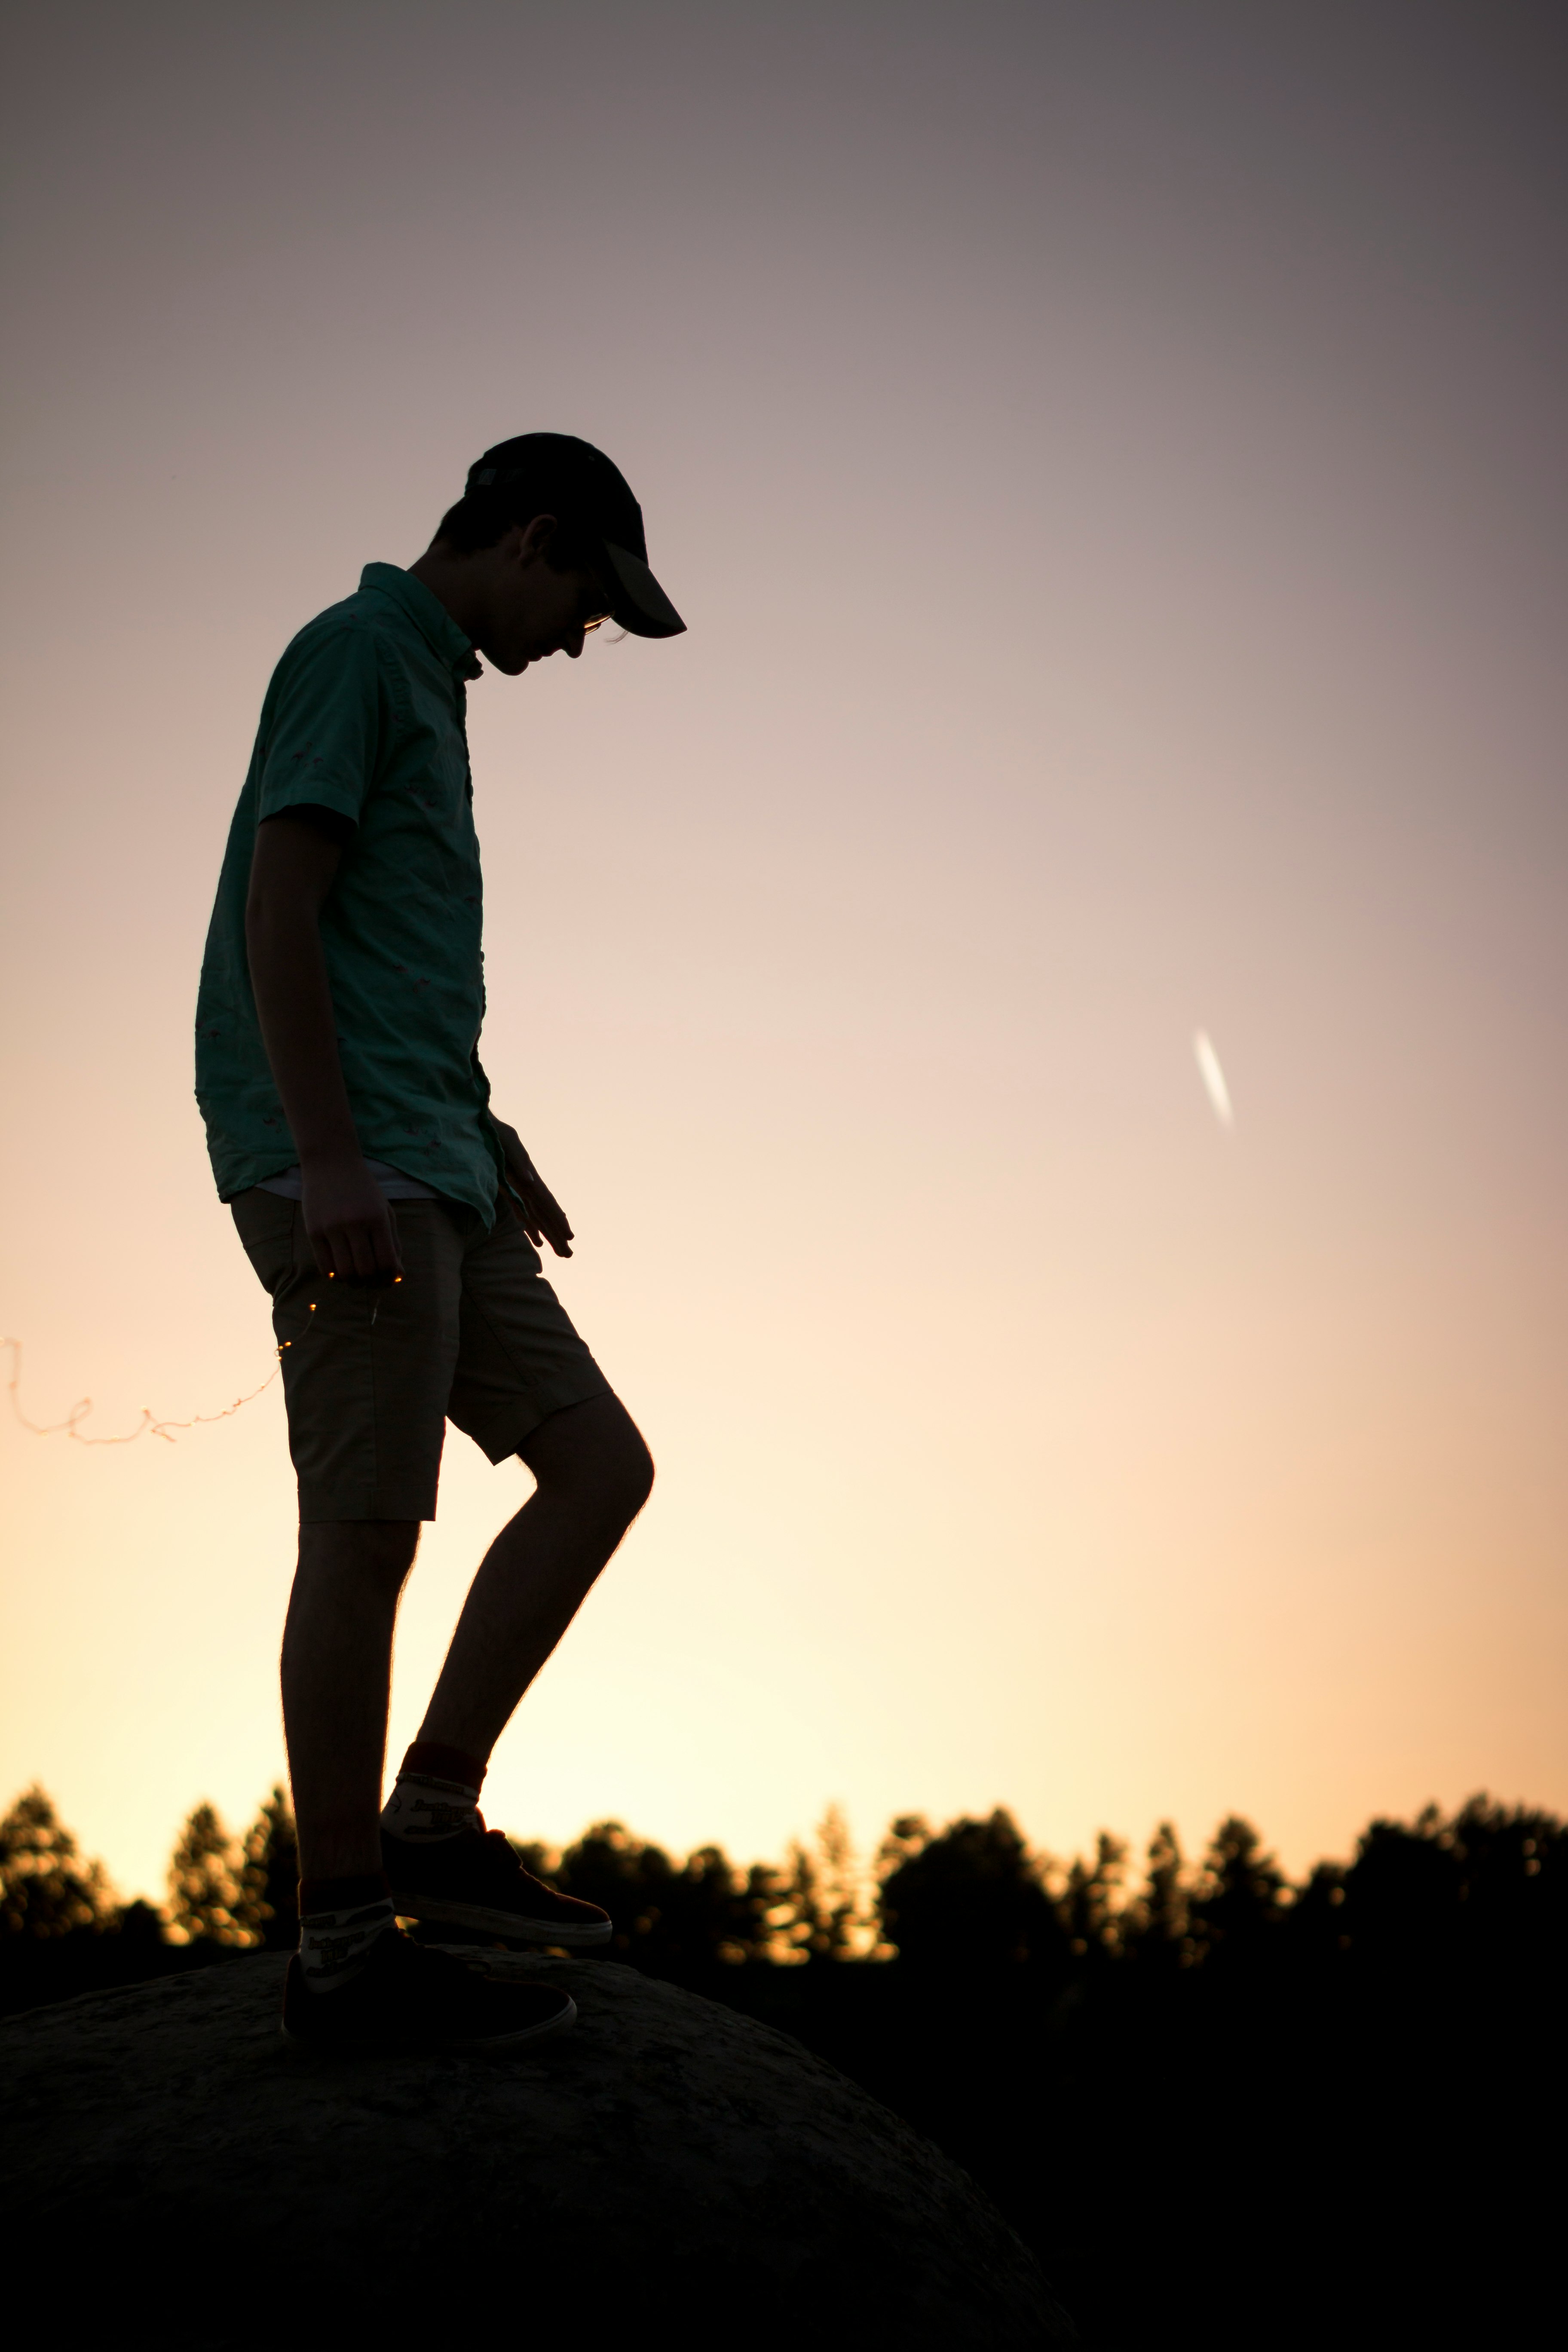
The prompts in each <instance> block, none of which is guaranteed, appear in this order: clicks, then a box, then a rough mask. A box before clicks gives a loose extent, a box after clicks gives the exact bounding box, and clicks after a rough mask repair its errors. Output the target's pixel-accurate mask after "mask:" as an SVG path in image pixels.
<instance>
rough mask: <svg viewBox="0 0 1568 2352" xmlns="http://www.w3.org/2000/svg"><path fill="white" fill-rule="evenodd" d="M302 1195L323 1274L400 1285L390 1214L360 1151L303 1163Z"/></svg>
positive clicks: (308, 1231)
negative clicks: (397, 1283) (398, 1283)
mask: <svg viewBox="0 0 1568 2352" xmlns="http://www.w3.org/2000/svg"><path fill="white" fill-rule="evenodd" d="M300 1195H301V1198H300V1208H301V1210H302V1212H303V1213H304V1219H305V1232H306V1234H307V1235H308V1236H309V1239H310V1247H311V1248H312V1249H313V1250H314V1252H315V1254H316V1264H317V1265H319V1266H320V1267H321V1272H322V1273H323V1274H330V1275H335V1276H336V1277H337V1279H338V1280H339V1281H340V1282H347V1283H355V1284H361V1283H363V1284H366V1285H371V1286H377V1287H384V1286H385V1285H386V1284H388V1283H392V1282H401V1281H402V1279H403V1260H402V1258H401V1257H400V1256H399V1255H398V1250H397V1234H396V1232H395V1228H394V1225H393V1223H392V1211H391V1209H390V1207H389V1206H388V1204H387V1199H386V1195H385V1193H384V1192H383V1191H382V1189H381V1186H380V1185H379V1184H378V1183H377V1182H376V1181H375V1178H374V1176H373V1175H372V1174H371V1172H370V1170H369V1169H368V1168H367V1167H366V1166H365V1164H364V1159H363V1154H362V1153H361V1152H359V1151H352V1152H351V1151H341V1152H335V1153H326V1152H323V1153H321V1154H318V1155H317V1156H316V1157H315V1158H314V1159H310V1160H300Z"/></svg>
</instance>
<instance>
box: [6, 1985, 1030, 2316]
mask: <svg viewBox="0 0 1568 2352" xmlns="http://www.w3.org/2000/svg"><path fill="white" fill-rule="evenodd" d="M511 1965H513V1966H514V1967H517V1968H519V1969H536V1970H537V1971H538V1972H539V1973H540V1974H542V1976H544V1977H545V1978H546V1979H547V1980H548V1981H550V1982H552V1983H555V1984H563V1985H565V1986H566V1987H567V1988H568V1989H569V1990H570V1991H571V1992H572V1994H573V1997H574V2000H576V2002H577V2006H578V2011H579V2014H578V2020H577V2023H576V2024H575V2026H574V2027H573V2028H572V2029H571V2030H569V2031H568V2032H563V2033H561V2034H557V2035H553V2036H552V2037H551V2038H550V2039H549V2040H547V2041H545V2042H539V2043H536V2044H527V2045H525V2046H524V2049H523V2050H522V2052H521V2053H519V2054H518V2055H516V2056H511V2057H508V2056H505V2055H503V2054H501V2053H496V2054H495V2055H493V2056H490V2057H479V2056H476V2055H474V2054H472V2053H464V2054H452V2055H450V2056H442V2057H425V2058H398V2059H374V2060H373V2059H353V2060H342V2059H337V2060H328V2059H324V2058H321V2057H320V2056H318V2055H316V2054H314V2053H302V2052H300V2051H297V2050H295V2049H293V2048H291V2047H290V2046H289V2044H288V2043H286V2042H283V2040H282V2039H281V2037H280V2036H279V2032H278V2012H279V2000H280V1993H281V1984H282V1969H283V1963H282V1962H281V1960H279V1959H278V1958H273V1957H270V1956H268V1957H266V1958H255V1959H246V1960H235V1961H232V1962H228V1963H226V1964H224V1965H223V1966H220V1967H216V1968H212V1969H203V1970H201V1971H199V1972H197V1973H195V1974H193V1975H189V1976H179V1977H173V1978H168V1979H164V1980H163V1981H162V1982H160V1983H156V1984H149V1985H136V1986H132V1987H130V1988H128V1989H127V1990H123V1991H119V1992H110V1993H100V1994H89V1995H88V1996H86V1997H84V1998H83V1999H81V2000H74V2001H68V2002H64V2003H62V2004H61V2005H60V2006H59V2007H58V2008H54V2009H45V2010H35V2011H32V2012H31V2013H30V2014H29V2015H26V2016H25V2017H20V2018H16V2019H12V2020H11V2021H8V2022H7V2023H6V2024H5V2026H4V2027H3V2028H0V2194H3V2196H4V2207H3V2210H4V2211H5V2219H6V2224H7V2232H8V2236H9V2239H10V2242H11V2245H12V2248H13V2251H14V2255H15V2256H18V2257H19V2256H21V2255H22V2254H23V2252H24V2251H25V2252H26V2254H27V2255H28V2256H29V2257H30V2258H31V2259H30V2262H29V2268H30V2269H32V2270H33V2272H34V2274H35V2275H37V2276H39V2277H50V2278H53V2277H57V2276H58V2277H62V2278H63V2279H64V2280H66V2281H68V2282H75V2283H76V2290H77V2291H76V2293H75V2294H73V2295H72V2301H73V2302H74V2303H75V2304H76V2305H77V2308H78V2310H79V2312H80V2313H81V2314H82V2315H83V2317H84V2318H85V2317H86V2316H87V2315H88V2311H89V2308H90V2306H92V2305H93V2304H94V2303H95V2301H100V2302H101V2313H102V2315H103V2318H104V2319H105V2321H108V2320H109V2315H110V2313H112V2314H113V2315H114V2317H113V2319H112V2321H111V2322H110V2325H111V2328H112V2332H113V2334H114V2335H115V2336H116V2337H117V2339H118V2340H119V2341H121V2342H126V2341H138V2340H142V2339H141V2338H140V2336H138V2334H137V2333H136V2330H135V2326H134V2325H132V2324H130V2323H132V2322H133V2318H134V2316H135V2315H144V2316H145V2319H146V2321H147V2323H148V2324H149V2325H152V2324H153V2322H156V2328H155V2332H156V2334H157V2335H158V2336H159V2337H160V2339H161V2340H163V2339H166V2338H168V2337H170V2336H173V2337H175V2338H178V2339H180V2340H183V2341H184V2342H187V2343H194V2344H197V2345H202V2346H206V2345H212V2346H218V2347H222V2346H226V2345H247V2344H257V2343H263V2342H272V2341H278V2340H281V2339H283V2338H285V2337H286V2338H288V2339H289V2340H290V2341H292V2342H295V2343H300V2342H303V2343H305V2344H311V2343H324V2342H326V2341H327V2340H328V2339H329V2336H331V2335H332V2334H333V2333H334V2332H335V2331H336V2330H338V2329H341V2328H342V2327H343V2326H354V2327H355V2328H356V2330H357V2329H360V2328H363V2326H365V2325H366V2324H367V2323H382V2324H384V2323H385V2322H387V2321H389V2320H390V2321H391V2322H393V2323H394V2324H395V2326H397V2328H398V2330H399V2332H400V2333H403V2332H405V2330H406V2329H407V2328H408V2327H410V2326H425V2327H426V2328H430V2329H433V2330H434V2331H435V2335H436V2342H437V2344H438V2345H446V2344H458V2343H461V2344H464V2345H467V2344H469V2343H473V2344H479V2343H487V2344H488V2343H494V2344H497V2345H500V2344H510V2343H512V2342H514V2341H515V2342H526V2341H527V2340H528V2339H529V2338H530V2337H531V2336H533V2335H534V2333H535V2331H536V2330H537V2331H539V2340H540V2341H541V2342H543V2343H549V2344H551V2345H553V2344H554V2343H556V2342H564V2341H568V2340H570V2341H572V2342H574V2343H575V2342H576V2341H578V2340H579V2339H581V2340H582V2342H583V2343H584V2344H585V2345H596V2344H597V2343H598V2342H599V2341H600V2340H601V2338H602V2336H604V2335H605V2333H606V2332H608V2331H613V2332H614V2334H615V2335H616V2336H622V2335H625V2334H627V2333H630V2334H631V2337H632V2340H633V2341H636V2340H637V2338H645V2339H647V2340H650V2341H658V2342H659V2343H664V2342H666V2341H673V2342H676V2343H682V2342H687V2341H689V2342H690V2343H691V2344H692V2345H697V2344H704V2345H706V2344H715V2345H729V2344H734V2343H740V2344H748V2343H749V2344H752V2345H757V2344H769V2343H773V2342H774V2341H778V2342H784V2341H786V2340H789V2341H793V2342H795V2343H797V2344H801V2345H811V2346H836V2345H838V2344H840V2343H842V2344H845V2345H848V2344H849V2343H851V2342H857V2343H858V2342H863V2341H866V2340H867V2339H868V2338H871V2339H872V2340H874V2341H876V2342H878V2343H880V2344H889V2345H897V2346H900V2347H901V2346H924V2345H928V2344H929V2345H931V2346H936V2345H941V2346H942V2347H943V2352H952V2348H953V2347H974V2352H982V2347H984V2352H1011V2347H1023V2346H1038V2345H1050V2344H1062V2343H1070V2342H1072V2341H1074V2340H1075V2339H1074V2336H1073V2331H1072V2328H1071V2326H1070V2323H1069V2322H1068V2320H1067V2319H1066V2318H1065V2316H1064V2315H1063V2314H1062V2313H1061V2312H1060V2310H1059V2308H1058V2305H1056V2304H1055V2302H1054V2301H1053V2299H1052V2297H1051V2295H1050V2294H1049V2293H1048V2291H1047V2288H1046V2287H1045V2285H1044V2284H1043V2282H1042V2281H1041V2278H1040V2275H1039V2273H1038V2271H1037V2268H1036V2266H1035V2264H1034V2262H1033V2260H1032V2258H1031V2257H1030V2255H1029V2254H1028V2252H1026V2249H1025V2247H1024V2246H1023V2245H1022V2244H1021V2242H1019V2240H1018V2239H1017V2238H1016V2236H1015V2235H1014V2234H1013V2232H1012V2231H1011V2230H1009V2228H1008V2227H1007V2225H1006V2223H1005V2221H1002V2219H1001V2218H1000V2216H999V2215H998V2214H996V2213H995V2212H994V2210H992V2208H991V2207H990V2206H989V2205H988V2204H987V2203H986V2202H985V2200H984V2198H983V2197H982V2196H981V2195H980V2194H979V2192H978V2191H977V2190H976V2189H975V2188H974V2187H973V2183H972V2182H970V2181H969V2180H968V2179H966V2178H965V2176H964V2175H963V2173H962V2172H960V2171H959V2169H958V2168H957V2167H956V2166H955V2165H953V2164H951V2163H950V2162H949V2161H948V2159H947V2158H945V2157H944V2156H942V2154H941V2153H940V2152H939V2151H938V2150H937V2149H936V2148H934V2147H931V2145H930V2144H929V2143H928V2142H927V2141H925V2140H922V2139H921V2137H919V2136H918V2135H917V2134H916V2133H915V2132H913V2131H911V2130H910V2128H909V2127H908V2126H907V2125H905V2124H903V2123H902V2122H900V2120H899V2118H898V2117H897V2116H892V2115H890V2114H889V2112H888V2111H887V2110H886V2109H885V2108H883V2107H880V2106H879V2105H877V2103H876V2102H875V2101H874V2100H872V2099H870V2098H868V2096H867V2095H866V2094H865V2093H864V2092H863V2091H861V2090H859V2089H858V2088H857V2086H856V2085H855V2084H852V2083H850V2082H848V2081H847V2080H846V2079H845V2077H844V2076H843V2075H841V2074H836V2073H835V2072H834V2070H833V2069H832V2068H831V2067H829V2066H826V2065H825V2064H823V2063H822V2062H821V2061H820V2060H818V2059H816V2058H814V2057H813V2056H812V2055H811V2054H810V2053H809V2052H807V2051H805V2050H804V2049H803V2048H802V2047H801V2046H800V2045H799V2044H798V2043H797V2042H792V2041H790V2040H789V2039H788V2038H787V2037H786V2036H785V2035H784V2034H781V2033H775V2032H771V2031H770V2030H769V2029H768V2028H766V2027H764V2026H760V2025H757V2024H755V2023H753V2022H752V2021H751V2020H750V2019H747V2018H743V2017H740V2016H738V2015H736V2014H735V2013H734V2012H733V2011H730V2010H727V2009H723V2008H721V2007H719V2006H717V2005H716V2004H715V2003H713V2002H711V2001H707V2000H699V1999H698V1998H697V1997H696V1996H694V1995H693V1994H690V1993H686V1992H681V1991H679V1990H676V1989H675V1988H674V1987H673V1986H670V1985H666V1984H660V1983H658V1982H656V1981H654V1980H652V1979H648V1978H646V1977H643V1976H640V1975H639V1974H638V1973H637V1971H636V1970H635V1969H627V1968H621V1967H618V1966H616V1965H614V1964H613V1963H608V1962H604V1961H595V1962H576V1963H573V1962H567V1961H554V1960H537V1961H530V1960H522V1961H518V1962H515V1963H512V1964H511ZM57 2265H59V2266H60V2267H59V2268H57ZM40 2266H42V2267H40ZM94 2332H95V2333H96V2332H97V2329H96V2327H95V2329H94ZM149 2340H151V2339H150V2338H149Z"/></svg>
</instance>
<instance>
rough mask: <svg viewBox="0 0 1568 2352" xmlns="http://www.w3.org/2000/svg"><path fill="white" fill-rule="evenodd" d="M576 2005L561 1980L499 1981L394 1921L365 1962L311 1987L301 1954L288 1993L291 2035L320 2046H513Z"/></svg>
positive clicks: (286, 2017) (292, 1965) (286, 2029)
mask: <svg viewBox="0 0 1568 2352" xmlns="http://www.w3.org/2000/svg"><path fill="white" fill-rule="evenodd" d="M576 2014H577V2004H576V2002H575V2001H574V2000H573V1999H572V1997H571V1995H570V1993H564V1992H560V1991H558V1990H556V1988H555V1987H554V1986H553V1985H543V1984H518V1983H515V1982H514V1983H510V1984H500V1983H497V1982H495V1981H493V1980H492V1979H490V1978H489V1977H482V1976H479V1975H476V1973H475V1972H474V1970H473V1969H468V1968H465V1966H464V1965H463V1963H462V1961H461V1960H455V1959H452V1958H448V1956H447V1954H446V1953H445V1952H431V1951H426V1950H424V1949H423V1948H421V1947H420V1946H419V1945H417V1944H416V1943H412V1942H411V1941H410V1940H409V1938H408V1937H406V1936H404V1935H400V1934H399V1932H398V1930H397V1929H396V1928H395V1927H389V1928H388V1929H387V1931H386V1933H385V1934H384V1936H378V1937H377V1938H376V1940H375V1942H374V1944H373V1945H372V1946H371V1948H370V1952H369V1955H368V1957H367V1958H366V1960H365V1963H364V1966H363V1968H361V1969H357V1970H356V1971H355V1973H354V1974H353V1976H352V1977H349V1978H348V1979H346V1980H345V1981H344V1982H343V1983H342V1984H340V1985H335V1986H334V1987H333V1988H332V1990H331V1992H312V1991H311V1990H310V1987H309V1986H308V1985H307V1984H306V1982H305V1979H304V1977H303V1976H302V1975H301V1973H300V1957H299V1954H298V1953H296V1954H295V1955H294V1957H293V1958H292V1959H291V1960H290V1961H289V1976H288V1981H287V1983H286V1984H285V1986H284V1990H283V2022H282V2032H283V2034H284V2037H285V2039H286V2040H287V2041H289V2042H303V2043H305V2044H306V2045H308V2047H310V2049H312V2050H341V2051H345V2052H366V2051H381V2052H388V2053H391V2052H398V2051H416V2050H505V2049H510V2047H511V2046H512V2045H513V2044H514V2043H515V2042H531V2041H533V2040H534V2039H535V2038H536V2037H537V2036H538V2035H540V2034H542V2033H553V2032H555V2031H556V2029H557V2028H558V2027H559V2026H563V2025H570V2024H571V2022H572V2020H573V2019H574V2017H575V2016H576Z"/></svg>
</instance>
